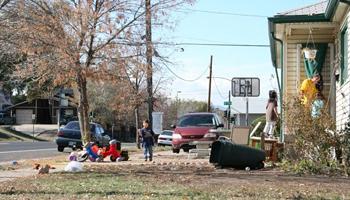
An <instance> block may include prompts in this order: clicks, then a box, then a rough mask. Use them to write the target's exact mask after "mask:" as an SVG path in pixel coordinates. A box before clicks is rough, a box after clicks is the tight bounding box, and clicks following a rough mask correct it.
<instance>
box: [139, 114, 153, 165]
mask: <svg viewBox="0 0 350 200" xmlns="http://www.w3.org/2000/svg"><path fill="white" fill-rule="evenodd" d="M141 137H142V147H143V154H144V156H145V161H147V159H148V158H149V161H152V157H153V149H152V147H153V145H154V132H153V130H152V129H151V127H150V125H149V121H148V120H144V121H143V128H142V129H141Z"/></svg>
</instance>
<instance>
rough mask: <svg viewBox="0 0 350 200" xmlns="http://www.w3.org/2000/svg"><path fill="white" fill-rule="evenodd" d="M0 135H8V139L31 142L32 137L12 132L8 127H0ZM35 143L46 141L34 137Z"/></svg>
mask: <svg viewBox="0 0 350 200" xmlns="http://www.w3.org/2000/svg"><path fill="white" fill-rule="evenodd" d="M0 133H1V134H3V135H8V136H9V137H12V138H16V139H19V140H33V136H31V135H27V134H25V133H22V132H19V131H16V130H12V129H11V128H10V127H0ZM34 140H36V141H47V140H44V139H41V138H37V137H34Z"/></svg>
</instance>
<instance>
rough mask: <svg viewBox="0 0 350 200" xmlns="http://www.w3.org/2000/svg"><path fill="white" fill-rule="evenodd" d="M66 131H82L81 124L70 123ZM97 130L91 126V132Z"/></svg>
mask: <svg viewBox="0 0 350 200" xmlns="http://www.w3.org/2000/svg"><path fill="white" fill-rule="evenodd" d="M64 128H65V129H71V130H80V126H79V122H69V123H68V124H67V125H66V126H65V127H64ZM94 130H95V125H94V124H90V131H92V132H93V131H94Z"/></svg>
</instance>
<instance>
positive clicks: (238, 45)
mask: <svg viewBox="0 0 350 200" xmlns="http://www.w3.org/2000/svg"><path fill="white" fill-rule="evenodd" d="M115 44H119V45H127V46H142V45H145V44H146V43H144V42H133V43H131V42H117V43H115ZM153 44H155V45H169V46H223V47H270V45H267V44H238V43H196V42H179V43H171V42H153Z"/></svg>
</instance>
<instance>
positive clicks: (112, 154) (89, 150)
mask: <svg viewBox="0 0 350 200" xmlns="http://www.w3.org/2000/svg"><path fill="white" fill-rule="evenodd" d="M107 156H109V158H110V160H111V161H112V162H115V161H116V160H117V159H118V161H126V160H128V159H129V156H128V152H127V151H122V150H121V144H120V142H119V141H116V140H111V141H109V146H107V147H103V148H100V147H99V146H98V145H97V144H96V143H93V142H90V143H88V144H87V145H86V146H85V150H83V151H82V152H79V153H78V157H77V161H79V162H84V161H86V160H87V159H89V160H90V161H92V162H102V161H103V160H104V158H106V157H107Z"/></svg>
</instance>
